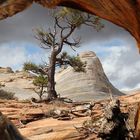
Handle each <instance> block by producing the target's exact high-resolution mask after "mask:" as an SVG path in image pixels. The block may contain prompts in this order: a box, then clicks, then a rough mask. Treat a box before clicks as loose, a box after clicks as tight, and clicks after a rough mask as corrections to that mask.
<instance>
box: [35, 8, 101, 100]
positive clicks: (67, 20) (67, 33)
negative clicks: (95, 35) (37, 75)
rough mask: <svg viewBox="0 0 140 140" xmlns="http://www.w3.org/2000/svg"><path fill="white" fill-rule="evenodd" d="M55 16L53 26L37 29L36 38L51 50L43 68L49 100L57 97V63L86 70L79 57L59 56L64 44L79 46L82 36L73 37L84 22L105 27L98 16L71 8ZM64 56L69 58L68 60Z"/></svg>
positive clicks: (98, 27)
mask: <svg viewBox="0 0 140 140" xmlns="http://www.w3.org/2000/svg"><path fill="white" fill-rule="evenodd" d="M53 17H54V24H53V26H52V28H49V29H48V31H45V30H43V29H37V30H36V35H35V38H36V39H37V40H39V41H40V44H41V47H42V48H43V49H45V50H50V57H49V63H48V66H47V67H46V68H45V69H43V70H42V71H43V73H45V74H46V75H47V78H48V84H47V93H48V100H53V99H56V98H57V92H56V90H55V78H54V77H55V69H56V63H59V64H60V65H62V64H70V65H71V66H72V67H73V68H74V69H75V71H79V72H80V71H84V68H82V67H84V64H82V62H81V61H80V59H79V58H78V57H71V58H70V57H68V56H67V55H66V53H63V55H61V57H59V55H60V54H61V51H62V49H63V47H64V46H69V47H71V48H72V49H73V50H74V49H75V48H76V47H79V43H80V38H73V37H72V35H73V33H74V32H75V30H76V29H77V28H79V27H81V25H83V24H84V25H87V26H91V27H93V28H95V29H96V30H97V31H99V30H100V29H101V28H103V25H102V24H101V23H100V19H99V18H98V17H96V16H91V15H89V14H87V13H82V12H80V11H77V10H73V9H69V8H63V9H62V10H60V11H59V12H57V14H54V15H53ZM64 58H67V59H68V58H69V59H68V61H67V60H66V59H64Z"/></svg>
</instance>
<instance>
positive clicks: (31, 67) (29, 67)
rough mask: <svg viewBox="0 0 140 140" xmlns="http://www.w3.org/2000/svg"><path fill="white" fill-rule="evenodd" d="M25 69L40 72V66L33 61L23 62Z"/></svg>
mask: <svg viewBox="0 0 140 140" xmlns="http://www.w3.org/2000/svg"><path fill="white" fill-rule="evenodd" d="M23 70H24V71H28V70H31V71H34V72H38V66H37V65H36V64H34V63H32V62H25V63H24V64H23Z"/></svg>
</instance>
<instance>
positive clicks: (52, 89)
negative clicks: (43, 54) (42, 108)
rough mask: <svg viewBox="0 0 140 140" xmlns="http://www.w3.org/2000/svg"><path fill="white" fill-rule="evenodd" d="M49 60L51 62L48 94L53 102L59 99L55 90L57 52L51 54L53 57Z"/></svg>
mask: <svg viewBox="0 0 140 140" xmlns="http://www.w3.org/2000/svg"><path fill="white" fill-rule="evenodd" d="M49 59H50V60H49V69H48V85H47V93H48V100H52V99H55V98H57V93H56V90H55V64H56V54H55V52H51V56H50V58H49Z"/></svg>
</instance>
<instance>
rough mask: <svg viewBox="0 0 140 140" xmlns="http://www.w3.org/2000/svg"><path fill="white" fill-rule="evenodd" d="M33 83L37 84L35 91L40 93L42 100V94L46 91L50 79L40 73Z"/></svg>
mask: <svg viewBox="0 0 140 140" xmlns="http://www.w3.org/2000/svg"><path fill="white" fill-rule="evenodd" d="M33 84H34V85H35V86H37V88H38V89H35V90H34V91H35V93H37V94H38V96H39V98H40V100H41V101H42V96H43V94H44V93H45V90H44V88H45V87H47V84H48V79H47V78H46V77H44V76H43V75H39V76H38V77H35V79H34V80H33Z"/></svg>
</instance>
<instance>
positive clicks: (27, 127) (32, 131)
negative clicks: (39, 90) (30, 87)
mask: <svg viewBox="0 0 140 140" xmlns="http://www.w3.org/2000/svg"><path fill="white" fill-rule="evenodd" d="M119 99H120V102H121V109H122V111H123V112H128V111H129V113H130V118H129V124H130V127H131V128H133V127H134V117H135V114H136V109H137V103H138V102H140V94H139V93H137V94H135V95H127V96H121V97H120V98H119ZM92 104H93V106H92V107H91V108H90V110H91V114H90V115H87V116H83V117H82V116H81V117H78V116H73V119H71V120H58V119H54V118H52V117H49V116H48V115H47V114H48V112H50V110H53V109H58V110H59V109H60V110H62V109H63V110H71V109H72V108H73V105H72V104H64V103H61V102H55V103H54V104H44V103H40V104H32V103H30V102H17V101H14V100H13V101H11V100H10V101H7V100H0V110H1V111H2V112H3V113H4V114H6V115H7V116H8V118H9V119H10V120H12V121H13V122H14V124H16V126H17V127H18V128H19V129H20V132H21V134H22V135H23V136H26V138H28V139H29V140H81V139H83V140H94V139H95V140H98V139H99V138H97V134H96V133H92V134H90V135H89V136H88V137H84V136H85V133H84V132H83V133H79V131H78V130H76V128H75V127H81V126H82V125H83V123H84V122H85V121H86V122H88V121H90V120H91V119H93V120H96V119H100V118H102V117H103V116H104V114H103V112H104V110H105V107H106V106H107V105H108V101H107V100H103V101H100V102H94V103H92ZM78 108H79V107H77V109H78ZM69 113H70V112H69ZM89 125H90V124H89ZM97 126H98V127H100V126H101V125H100V124H98V125H97Z"/></svg>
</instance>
